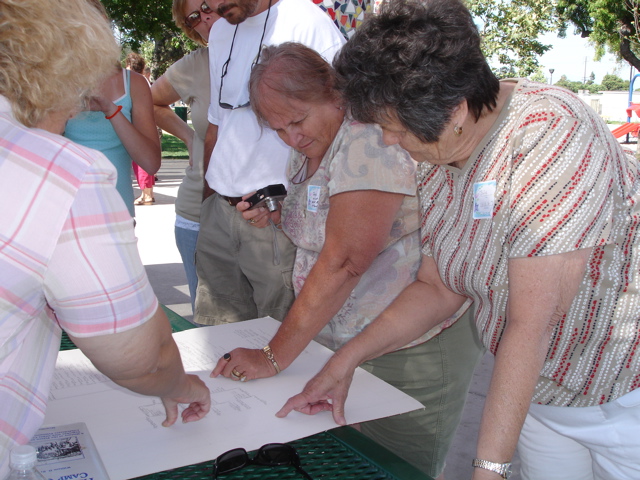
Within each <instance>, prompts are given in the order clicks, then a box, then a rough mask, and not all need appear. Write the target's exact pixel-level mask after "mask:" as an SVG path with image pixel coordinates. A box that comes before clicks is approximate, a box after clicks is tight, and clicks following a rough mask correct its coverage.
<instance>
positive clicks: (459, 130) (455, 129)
mask: <svg viewBox="0 0 640 480" xmlns="http://www.w3.org/2000/svg"><path fill="white" fill-rule="evenodd" d="M453 133H455V134H456V135H457V136H458V137H459V136H460V135H462V127H461V126H460V125H456V126H455V127H453Z"/></svg>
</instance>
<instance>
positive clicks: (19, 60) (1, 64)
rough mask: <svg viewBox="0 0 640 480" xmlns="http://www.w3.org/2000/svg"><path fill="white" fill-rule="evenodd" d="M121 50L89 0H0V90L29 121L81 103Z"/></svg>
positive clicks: (19, 116) (16, 114)
mask: <svg viewBox="0 0 640 480" xmlns="http://www.w3.org/2000/svg"><path fill="white" fill-rule="evenodd" d="M119 56H120V49H119V47H118V45H117V44H116V42H115V39H114V37H113V34H112V32H111V29H110V28H109V24H108V23H107V22H106V21H105V18H104V17H103V16H102V13H101V12H99V11H98V10H97V9H96V8H95V7H94V6H92V5H91V4H90V3H88V2H87V0H55V1H54V0H2V1H1V2H0V94H1V95H4V96H5V97H6V98H7V99H8V100H9V102H10V103H11V107H12V111H13V115H14V117H15V118H16V119H17V120H18V121H19V122H21V123H23V124H24V125H26V126H27V127H34V126H36V125H38V124H39V123H40V122H41V121H42V120H44V119H45V118H46V117H47V116H48V115H49V114H51V113H53V112H67V111H68V112H69V113H73V112H74V111H75V110H77V109H79V108H81V106H82V102H83V101H84V99H85V98H86V96H87V95H88V93H89V92H90V91H91V90H93V89H94V88H95V87H96V86H97V85H98V84H99V82H100V81H101V80H102V79H104V77H105V76H107V75H109V74H110V73H111V72H112V71H113V69H114V64H115V63H116V62H117V61H118V59H119Z"/></svg>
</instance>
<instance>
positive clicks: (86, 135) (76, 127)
mask: <svg viewBox="0 0 640 480" xmlns="http://www.w3.org/2000/svg"><path fill="white" fill-rule="evenodd" d="M130 73H131V72H130V71H129V70H125V69H123V70H122V76H123V80H124V95H123V96H122V97H120V98H119V99H118V100H116V101H115V102H113V103H115V104H116V105H122V113H123V114H124V116H125V117H126V118H127V119H128V120H129V121H131V91H130V86H131V76H130ZM64 136H65V137H67V138H68V139H69V140H72V141H74V142H76V143H79V144H80V145H84V146H86V147H89V148H93V149H95V150H99V151H100V152H102V153H103V154H104V155H105V156H106V157H107V158H108V159H109V160H110V161H111V163H113V165H114V166H115V167H116V170H117V171H118V182H117V184H116V189H117V190H118V193H120V196H121V197H122V199H123V200H124V203H125V205H126V206H127V208H128V209H129V213H130V214H131V216H132V217H134V216H135V209H134V207H133V200H134V197H133V182H132V179H131V174H132V168H131V157H130V156H129V154H128V153H127V150H126V149H125V148H124V145H123V144H122V142H121V141H120V138H118V135H117V134H116V131H115V130H114V129H113V127H112V126H111V122H110V121H109V120H107V119H106V118H104V113H103V112H100V111H96V112H92V111H88V110H85V111H83V112H80V113H79V114H77V115H76V116H75V117H73V118H72V119H70V120H69V121H68V122H67V126H66V128H65V132H64Z"/></svg>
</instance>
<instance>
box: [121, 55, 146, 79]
mask: <svg viewBox="0 0 640 480" xmlns="http://www.w3.org/2000/svg"><path fill="white" fill-rule="evenodd" d="M124 66H125V68H126V69H127V70H131V71H133V72H136V73H139V74H140V75H144V69H145V68H146V67H147V62H146V61H145V59H144V57H143V56H142V55H140V54H139V53H136V52H131V53H129V54H128V55H127V56H126V57H125V59H124Z"/></svg>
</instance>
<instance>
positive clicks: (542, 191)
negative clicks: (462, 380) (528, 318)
mask: <svg viewBox="0 0 640 480" xmlns="http://www.w3.org/2000/svg"><path fill="white" fill-rule="evenodd" d="M638 173H639V172H638V162H637V161H636V159H634V158H633V157H632V156H630V155H627V154H626V153H625V152H623V150H622V148H621V146H620V145H619V144H618V142H617V141H616V140H615V139H614V138H613V136H612V135H611V134H610V133H609V129H608V128H607V126H606V125H605V124H604V122H603V121H602V120H601V119H600V117H599V116H598V115H597V114H596V113H595V112H594V111H593V110H592V109H591V108H589V107H588V106H587V105H585V104H584V103H583V102H582V101H581V100H580V99H579V98H578V97H577V96H575V95H574V94H572V93H571V92H569V91H567V90H564V89H562V88H558V87H553V86H550V85H544V84H537V83H533V82H530V81H528V80H520V81H518V84H517V85H516V87H515V89H514V92H513V93H512V95H511V98H510V99H509V100H508V102H507V104H505V106H504V108H503V110H502V112H501V114H500V116H499V118H498V120H497V121H496V122H495V124H494V125H493V128H492V129H491V131H490V132H488V133H487V135H486V136H485V138H484V139H483V141H482V142H481V143H480V144H479V145H478V146H477V148H476V149H475V151H474V152H473V153H472V155H471V157H470V158H469V160H468V161H467V163H466V164H465V165H464V167H463V168H462V169H457V168H455V167H452V166H436V165H431V164H427V163H421V164H420V166H419V169H418V190H419V193H420V201H421V210H422V218H423V223H422V233H421V235H422V250H423V253H424V254H425V255H427V256H432V257H433V258H434V260H435V261H436V263H437V265H438V270H439V272H440V275H441V277H442V279H443V281H444V283H445V284H446V285H447V286H448V287H449V288H450V289H451V290H452V291H454V292H456V293H459V294H463V295H466V296H468V297H470V298H472V299H473V300H474V304H475V310H476V324H477V326H478V330H479V332H480V335H481V338H482V341H483V343H484V344H485V346H486V347H487V348H488V349H489V350H491V352H493V353H494V354H495V352H496V350H497V347H498V345H499V343H500V338H501V336H502V333H503V330H504V327H505V317H506V312H507V301H508V277H507V270H508V269H507V267H508V260H509V259H510V258H520V257H530V256H538V255H554V254H560V253H566V252H569V251H573V250H577V249H581V248H592V249H593V250H592V254H591V258H590V260H589V262H588V266H587V269H586V272H585V275H584V277H583V279H582V282H581V285H580V287H579V291H578V294H577V295H576V297H575V298H574V301H573V303H572V305H571V308H570V310H569V312H568V313H567V315H566V316H565V318H564V319H563V320H561V321H560V323H559V324H558V325H557V327H556V329H555V330H554V332H553V334H552V338H551V342H550V345H549V350H548V352H547V357H546V361H545V364H544V367H543V369H542V371H541V373H540V377H539V381H538V384H537V386H536V389H535V393H534V396H533V400H532V402H534V403H540V404H545V405H553V406H575V407H583V406H592V405H598V404H602V403H605V402H609V401H611V400H614V399H616V398H618V397H620V396H622V395H624V394H626V393H628V392H630V391H632V390H634V389H636V388H638V387H639V386H640V352H639V351H638V350H639V349H638V346H639V344H640V293H639V288H640V276H639V272H638V270H639V267H640V252H639V251H638V249H637V248H636V245H637V243H638V238H637V237H638V222H639V221H640V205H639V200H640V192H639V191H638V189H639V187H640V183H639V182H640V178H639V176H638Z"/></svg>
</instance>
